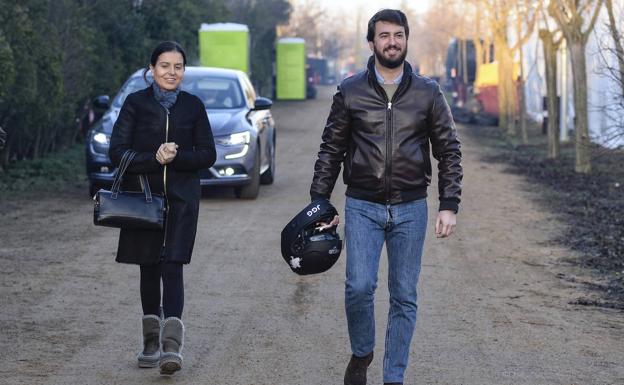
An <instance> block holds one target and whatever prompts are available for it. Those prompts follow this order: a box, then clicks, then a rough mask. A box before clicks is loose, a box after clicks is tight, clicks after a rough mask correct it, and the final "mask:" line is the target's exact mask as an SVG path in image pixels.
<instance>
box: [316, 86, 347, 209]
mask: <svg viewBox="0 0 624 385" xmlns="http://www.w3.org/2000/svg"><path fill="white" fill-rule="evenodd" d="M349 123H350V122H349V116H348V113H347V108H346V106H345V103H344V97H343V95H342V92H341V91H340V86H338V90H337V91H336V93H335V94H334V100H333V103H332V106H331V110H330V112H329V116H328V118H327V123H326V124H325V129H324V130H323V136H322V138H321V147H320V149H319V152H318V158H317V160H316V163H315V164H314V178H313V179H312V186H311V187H310V196H311V198H312V200H313V201H314V200H315V199H318V198H326V199H329V198H330V196H331V193H332V191H333V189H334V185H335V184H336V179H337V178H338V174H340V163H341V162H342V161H343V160H344V158H345V153H346V152H347V148H348V143H349V137H350V131H349Z"/></svg>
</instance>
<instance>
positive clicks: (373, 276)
mask: <svg viewBox="0 0 624 385" xmlns="http://www.w3.org/2000/svg"><path fill="white" fill-rule="evenodd" d="M345 217H346V218H345V241H346V244H347V279H346V284H345V309H346V312H347V323H348V327H349V338H350V340H351V350H352V352H353V354H354V355H356V356H358V357H363V356H365V355H367V354H369V353H370V352H372V351H373V349H374V347H375V313H374V295H375V289H376V288H377V272H378V270H379V258H380V256H381V248H382V247H383V244H384V242H385V243H386V250H387V252H388V290H389V292H390V311H389V314H388V326H387V329H386V351H385V354H384V360H383V380H384V382H403V374H404V372H405V369H406V368H407V361H408V356H409V349H410V344H411V341H412V335H413V334H414V327H415V326H416V310H417V305H416V285H417V284H418V276H419V274H420V259H421V255H422V250H423V244H424V241H425V232H426V228H427V201H426V200H425V199H421V200H417V201H412V202H407V203H400V204H396V205H388V206H386V205H383V204H379V203H373V202H368V201H364V200H359V199H355V198H351V197H347V201H346V206H345Z"/></svg>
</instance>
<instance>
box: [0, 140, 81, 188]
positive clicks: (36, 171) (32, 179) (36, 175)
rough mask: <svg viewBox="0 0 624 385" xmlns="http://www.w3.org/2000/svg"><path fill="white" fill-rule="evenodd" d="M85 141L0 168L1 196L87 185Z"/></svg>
mask: <svg viewBox="0 0 624 385" xmlns="http://www.w3.org/2000/svg"><path fill="white" fill-rule="evenodd" d="M86 180H87V177H86V174H85V153H84V145H83V144H75V145H73V146H72V147H70V148H68V149H66V150H63V151H59V152H57V153H54V154H49V155H47V156H45V157H42V158H39V159H35V160H21V161H18V162H15V163H13V164H11V165H10V166H9V167H8V169H6V170H5V171H4V172H0V197H2V196H5V195H8V194H16V193H22V192H38V191H59V190H62V189H63V188H65V187H67V186H72V187H76V186H84V187H85V189H86Z"/></svg>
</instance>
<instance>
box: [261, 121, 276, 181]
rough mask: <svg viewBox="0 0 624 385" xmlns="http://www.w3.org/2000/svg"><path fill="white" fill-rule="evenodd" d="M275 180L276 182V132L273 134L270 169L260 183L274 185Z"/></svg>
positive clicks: (263, 174) (263, 175)
mask: <svg viewBox="0 0 624 385" xmlns="http://www.w3.org/2000/svg"><path fill="white" fill-rule="evenodd" d="M273 180H275V132H273V148H272V149H271V160H270V163H269V168H268V169H267V170H266V171H265V172H264V173H262V175H260V183H262V184H273Z"/></svg>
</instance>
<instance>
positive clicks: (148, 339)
mask: <svg viewBox="0 0 624 385" xmlns="http://www.w3.org/2000/svg"><path fill="white" fill-rule="evenodd" d="M142 321H143V351H142V352H141V353H139V354H138V355H137V358H138V360H139V368H155V367H157V366H158V362H159V361H160V341H159V338H160V317H158V316H155V315H152V314H148V315H144V316H143V320H142Z"/></svg>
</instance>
